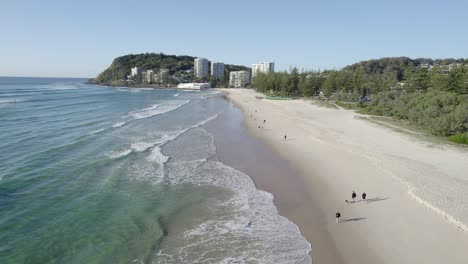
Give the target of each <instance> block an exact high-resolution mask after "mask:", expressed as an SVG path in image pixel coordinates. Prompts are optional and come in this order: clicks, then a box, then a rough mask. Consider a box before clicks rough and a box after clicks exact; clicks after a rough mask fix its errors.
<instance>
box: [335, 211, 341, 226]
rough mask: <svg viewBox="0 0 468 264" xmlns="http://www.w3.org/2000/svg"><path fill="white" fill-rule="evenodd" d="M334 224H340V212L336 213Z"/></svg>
mask: <svg viewBox="0 0 468 264" xmlns="http://www.w3.org/2000/svg"><path fill="white" fill-rule="evenodd" d="M335 216H336V222H337V223H339V222H340V217H341V214H340V211H338V212H336V215H335Z"/></svg>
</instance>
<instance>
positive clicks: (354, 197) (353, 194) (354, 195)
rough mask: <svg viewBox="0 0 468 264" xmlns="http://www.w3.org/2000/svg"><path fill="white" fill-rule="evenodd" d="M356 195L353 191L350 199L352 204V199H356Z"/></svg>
mask: <svg viewBox="0 0 468 264" xmlns="http://www.w3.org/2000/svg"><path fill="white" fill-rule="evenodd" d="M356 196H357V195H356V193H355V192H354V191H353V193H352V194H351V198H353V203H354V199H356Z"/></svg>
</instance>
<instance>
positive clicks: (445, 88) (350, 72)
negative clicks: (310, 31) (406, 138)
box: [253, 57, 468, 142]
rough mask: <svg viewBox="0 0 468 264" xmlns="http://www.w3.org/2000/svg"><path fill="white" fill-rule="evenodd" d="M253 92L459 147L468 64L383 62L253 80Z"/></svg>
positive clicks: (467, 119)
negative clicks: (377, 120)
mask: <svg viewBox="0 0 468 264" xmlns="http://www.w3.org/2000/svg"><path fill="white" fill-rule="evenodd" d="M253 85H254V87H255V88H256V89H257V90H258V91H260V92H263V93H266V94H268V95H275V96H285V97H291V96H304V97H314V96H315V97H317V96H319V97H321V98H323V99H325V100H334V101H335V102H336V104H337V105H340V106H342V107H345V108H357V109H358V110H359V111H360V112H361V113H367V114H372V115H381V116H389V117H393V118H396V119H403V120H408V121H410V122H412V123H414V124H417V125H418V126H420V127H422V128H424V129H425V130H427V131H429V132H430V133H432V134H434V135H442V136H451V137H450V139H451V140H452V141H454V142H464V140H465V139H466V137H467V136H466V135H467V133H468V60H467V59H445V60H432V59H414V60H413V59H410V58H406V57H399V58H383V59H379V60H369V61H363V62H359V63H356V64H353V65H350V66H347V67H344V68H343V69H341V70H327V71H322V72H321V71H308V72H302V73H299V72H298V70H297V69H296V68H293V69H291V70H290V72H277V73H269V74H258V75H257V77H256V78H255V79H254V80H253Z"/></svg>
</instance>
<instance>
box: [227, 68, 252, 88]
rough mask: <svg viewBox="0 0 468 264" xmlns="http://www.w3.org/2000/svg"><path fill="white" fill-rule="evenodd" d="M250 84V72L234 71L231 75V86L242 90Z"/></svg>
mask: <svg viewBox="0 0 468 264" xmlns="http://www.w3.org/2000/svg"><path fill="white" fill-rule="evenodd" d="M249 83H250V73H249V72H248V71H232V72H230V73H229V86H230V87H235V88H240V87H245V86H246V85H247V84H249Z"/></svg>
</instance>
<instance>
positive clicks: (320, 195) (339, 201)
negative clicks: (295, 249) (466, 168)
mask: <svg viewBox="0 0 468 264" xmlns="http://www.w3.org/2000/svg"><path fill="white" fill-rule="evenodd" d="M218 90H219V91H222V92H224V93H225V94H226V95H227V97H228V99H229V100H231V101H232V102H233V103H234V104H235V105H236V106H238V107H239V108H241V109H242V111H243V113H244V124H245V126H246V128H247V130H248V131H249V134H251V135H252V136H255V137H257V138H258V139H260V140H261V141H263V142H265V143H267V144H268V145H269V146H270V147H271V148H273V149H274V150H276V152H277V154H279V155H280V156H282V157H283V158H284V159H286V160H288V161H289V162H290V164H291V165H292V166H293V168H294V169H296V170H297V171H298V172H299V177H298V178H299V179H297V180H296V179H295V178H291V179H288V180H291V181H297V182H301V181H302V182H303V185H304V188H305V189H306V193H307V194H304V195H303V197H302V199H309V200H311V201H313V204H314V205H315V206H312V209H310V210H308V211H305V210H303V209H302V210H298V211H299V213H296V214H295V213H294V210H293V209H291V208H288V210H286V209H285V208H282V206H281V204H286V203H287V202H288V200H289V201H291V200H292V198H291V197H290V196H294V195H295V194H296V193H295V192H293V191H291V190H289V191H284V192H285V193H289V195H280V194H279V193H280V191H279V189H282V186H276V189H275V188H274V187H272V186H267V185H263V184H262V183H261V181H258V182H257V179H254V180H255V181H256V183H257V184H258V185H259V188H260V189H265V190H266V191H269V192H272V193H273V194H274V195H275V203H276V204H277V205H278V209H279V210H280V213H281V214H282V215H284V216H286V217H288V218H289V219H290V220H292V221H293V222H294V223H296V224H297V225H298V226H299V228H300V230H301V232H302V233H303V234H304V236H305V237H306V238H307V239H308V241H309V242H310V243H311V244H312V251H311V255H312V260H313V261H314V262H315V263H337V260H334V261H330V260H329V259H327V258H326V255H320V254H323V253H324V252H323V251H324V250H326V248H328V247H329V246H330V245H334V246H335V248H336V251H335V252H332V253H331V254H333V255H335V256H336V255H338V259H339V260H341V261H342V262H343V263H413V262H416V263H417V262H423V263H440V262H450V263H465V262H466V259H468V252H466V250H464V249H465V248H467V247H468V236H467V235H466V233H464V232H463V231H462V230H460V228H459V227H457V226H456V225H453V224H452V223H449V221H447V220H446V219H444V218H443V217H441V216H440V215H439V214H437V213H435V212H434V211H433V210H429V209H428V208H426V206H423V205H422V204H421V203H420V201H417V199H415V198H414V197H411V194H412V189H409V187H408V186H409V185H407V184H406V182H405V181H406V180H407V179H403V180H402V179H399V178H397V177H395V175H397V176H398V175H399V174H395V172H399V173H402V175H409V176H408V177H416V176H417V174H416V172H418V171H417V170H419V168H421V170H423V169H427V168H425V167H424V166H423V165H425V164H420V163H423V162H421V161H418V162H416V161H413V160H411V159H407V160H403V157H404V155H406V153H401V156H402V157H399V158H400V159H401V160H403V161H401V162H400V163H396V161H395V160H396V159H395V160H392V159H391V155H390V154H388V155H386V156H385V157H386V158H387V159H384V158H383V157H384V156H383V155H382V156H379V155H377V154H380V153H372V152H369V150H368V149H366V148H365V146H363V145H360V144H358V143H359V142H358V141H355V138H354V134H353V133H351V132H354V131H351V130H349V129H348V127H349V128H353V129H355V130H357V132H358V133H361V131H360V130H361V129H362V134H366V135H367V134H368V136H375V137H386V138H382V140H387V139H388V141H389V144H391V143H396V142H397V141H398V142H399V143H400V142H404V143H405V142H407V144H414V145H417V144H419V145H422V143H421V142H419V141H415V140H411V139H408V138H405V137H404V136H402V135H399V134H398V133H397V132H394V131H388V130H385V129H384V128H382V127H376V126H375V125H374V126H373V125H372V124H370V123H369V122H366V121H365V120H358V119H355V118H354V115H355V114H354V113H352V112H351V111H347V110H340V109H325V108H320V107H317V106H313V105H311V104H310V103H308V102H306V101H304V100H293V101H271V100H258V99H255V95H259V94H257V93H256V92H255V91H252V90H247V89H218ZM317 113H318V115H323V116H324V118H317V117H319V116H318V115H317ZM250 114H252V115H253V117H252V118H251V117H250ZM328 117H330V118H328ZM335 117H337V118H340V120H334V119H332V118H335ZM327 118H328V119H327ZM255 119H258V120H255ZM263 119H266V120H267V123H266V125H265V129H263V130H259V129H258V127H257V126H258V125H259V123H260V122H259V121H260V120H263ZM348 130H349V131H348ZM376 133H379V134H378V135H375V134H376ZM284 134H288V138H289V139H288V140H287V141H283V140H281V139H282V135H284ZM390 147H391V146H389V148H390ZM418 147H420V148H423V147H426V148H430V146H418ZM430 150H433V151H438V150H437V149H435V150H434V148H433V149H430ZM396 151H397V150H396ZM443 151H446V152H448V154H449V156H452V157H458V156H460V155H461V154H460V153H456V152H457V151H454V150H451V149H444V150H443ZM395 153H398V152H395ZM374 154H375V156H373V155H374ZM462 154H463V153H462ZM457 155H458V156H457ZM387 156H388V157H390V158H388V157H387ZM423 158H426V157H423ZM459 159H460V161H463V157H462V158H459ZM423 161H424V160H423ZM404 162H406V163H408V164H406V165H405V164H404ZM402 164H403V165H402ZM437 165H439V164H437ZM460 167H462V168H460V169H461V170H462V169H463V166H460ZM438 169H440V170H442V169H446V168H445V167H443V166H439V167H438ZM448 172H451V171H448ZM429 174H431V173H430V172H429ZM415 175H416V176H415ZM284 189H285V188H283V190H284ZM354 189H356V192H358V195H360V193H359V192H360V191H362V190H364V191H366V192H368V195H369V196H368V197H369V198H370V199H371V201H372V202H367V203H358V204H346V203H344V200H345V199H350V197H349V196H350V193H351V191H352V190H354ZM416 191H418V190H416ZM421 193H422V194H424V193H423V192H421ZM309 202H310V201H309ZM295 206H297V204H294V203H292V205H291V206H290V207H295ZM336 210H340V212H342V215H343V219H344V220H346V221H344V222H343V223H341V224H338V225H337V224H336V223H335V222H334V213H335V212H336ZM311 222H313V223H314V224H315V223H319V225H320V226H319V228H317V227H316V226H314V225H313V224H311ZM318 232H322V233H323V234H325V235H326V236H328V237H329V238H330V241H331V243H328V245H327V246H325V245H324V243H323V237H324V236H322V238H320V235H318ZM326 236H325V237H326ZM332 251H333V250H332Z"/></svg>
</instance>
